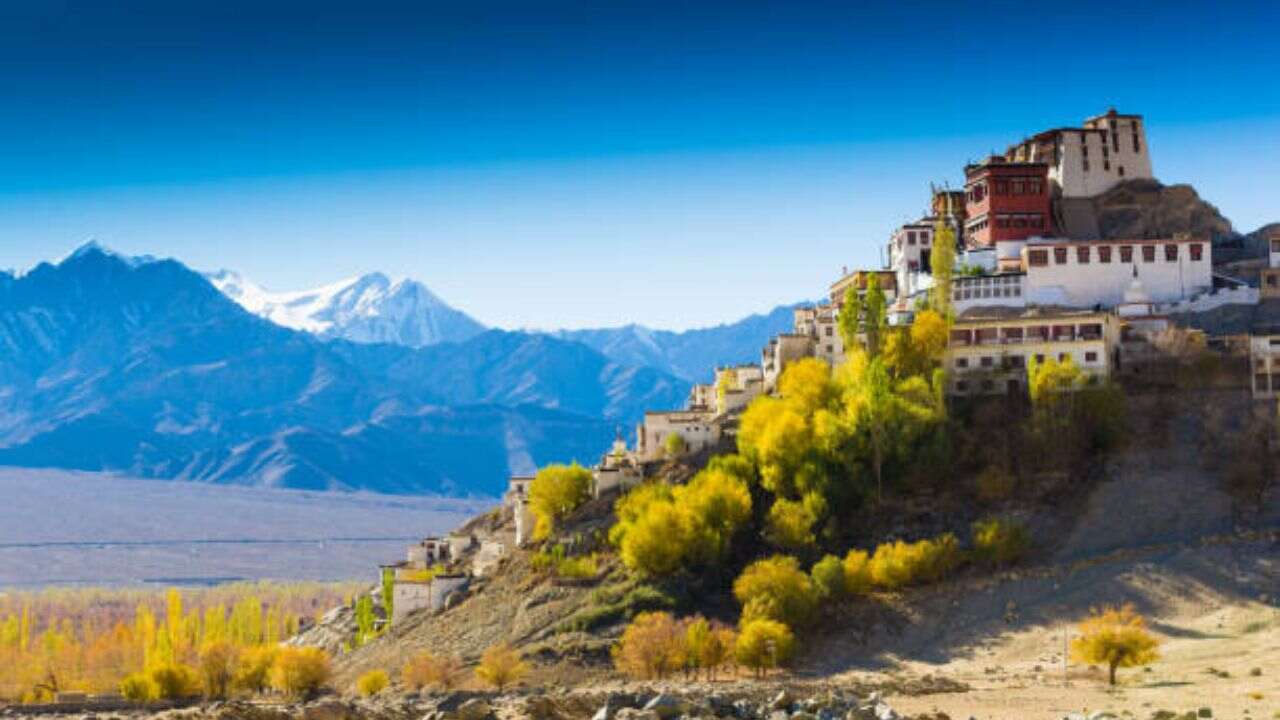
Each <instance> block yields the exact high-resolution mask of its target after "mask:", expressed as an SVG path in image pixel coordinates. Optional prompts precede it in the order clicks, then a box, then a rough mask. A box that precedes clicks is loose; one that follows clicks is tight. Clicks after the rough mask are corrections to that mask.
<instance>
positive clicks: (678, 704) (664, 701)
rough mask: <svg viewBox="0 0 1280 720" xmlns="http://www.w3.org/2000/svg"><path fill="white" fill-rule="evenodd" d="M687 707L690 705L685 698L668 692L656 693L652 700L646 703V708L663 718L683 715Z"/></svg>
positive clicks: (664, 719)
mask: <svg viewBox="0 0 1280 720" xmlns="http://www.w3.org/2000/svg"><path fill="white" fill-rule="evenodd" d="M687 708H688V705H687V704H686V703H685V702H684V701H683V700H681V699H680V698H677V697H675V696H674V695H667V694H666V693H660V694H658V695H655V696H654V698H653V699H652V700H650V701H649V702H647V703H645V704H644V709H645V710H649V711H652V712H654V713H656V714H657V716H658V717H660V718H662V719H663V720H666V719H667V718H673V717H675V716H677V715H681V714H683V713H684V712H685V710H686V709H687Z"/></svg>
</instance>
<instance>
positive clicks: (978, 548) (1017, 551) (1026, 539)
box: [973, 518, 1031, 567]
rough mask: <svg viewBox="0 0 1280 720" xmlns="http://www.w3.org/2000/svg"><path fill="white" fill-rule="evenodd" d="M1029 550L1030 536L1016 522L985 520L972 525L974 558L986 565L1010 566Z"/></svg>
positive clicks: (998, 519) (999, 519) (1024, 527)
mask: <svg viewBox="0 0 1280 720" xmlns="http://www.w3.org/2000/svg"><path fill="white" fill-rule="evenodd" d="M1030 549H1031V535H1030V533H1028V532H1027V528H1026V526H1025V525H1023V524H1022V523H1020V522H1018V521H1016V520H1008V519H1001V518H986V519H983V520H979V521H977V522H975V523H974V524H973V554H974V557H976V558H977V559H978V560H980V561H981V562H983V563H986V564H987V565H990V566H992V567H1004V566H1006V565H1012V564H1013V563H1015V562H1017V561H1019V560H1021V559H1022V557H1023V556H1024V555H1026V554H1027V551H1028V550H1030Z"/></svg>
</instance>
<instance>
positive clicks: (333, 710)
mask: <svg viewBox="0 0 1280 720" xmlns="http://www.w3.org/2000/svg"><path fill="white" fill-rule="evenodd" d="M353 717H355V714H354V713H352V712H351V708H350V707H348V706H347V704H346V703H344V702H342V701H341V700H335V699H328V700H319V701H316V702H313V703H311V704H310V705H304V706H303V707H302V711H301V720H348V718H353Z"/></svg>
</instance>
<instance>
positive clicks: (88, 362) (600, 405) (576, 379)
mask: <svg viewBox="0 0 1280 720" xmlns="http://www.w3.org/2000/svg"><path fill="white" fill-rule="evenodd" d="M218 280H219V283H220V287H221V290H220V289H219V287H215V285H214V284H213V282H212V281H211V278H207V277H206V276H203V275H201V274H199V273H197V272H194V271H192V270H191V269H189V268H187V267H186V266H184V265H182V264H181V263H180V262H177V261H175V260H156V259H153V258H127V257H122V256H119V255H117V254H114V253H112V252H110V251H108V250H105V249H104V248H101V247H98V246H95V245H88V246H85V247H83V248H81V249H80V250H78V251H76V252H75V253H73V254H72V255H70V256H69V257H67V258H66V259H64V260H62V261H60V262H58V263H44V264H41V265H39V266H37V267H35V268H33V269H32V270H30V271H28V272H25V273H22V274H8V273H0V465H10V466H19V467H57V468H66V469H76V470H95V471H109V472H117V473H123V474H129V475H134V476H140V477H151V478H172V479H184V480H198V481H207V482H220V483H237V484H252V485H269V486H283V487H296V488H309V489H365V490H374V491H380V492H394V493H427V492H433V493H445V494H454V495H495V494H497V493H498V492H500V490H501V489H502V487H503V486H504V484H505V478H506V476H507V475H508V474H510V473H519V472H528V471H530V470H532V469H533V468H534V467H536V466H538V465H542V464H545V463H547V462H552V461H569V460H574V459H576V460H579V461H582V462H592V461H594V460H595V459H596V458H597V457H598V456H599V454H600V453H601V452H602V451H603V450H604V448H605V447H606V446H607V445H608V443H609V441H610V440H611V439H612V437H613V436H614V433H615V432H616V431H617V429H618V428H619V427H622V426H628V425H630V424H631V423H633V422H635V421H636V420H637V419H639V417H640V416H641V415H642V413H643V412H644V410H645V409H650V408H673V407H679V406H680V405H681V404H682V403H683V402H684V400H685V398H686V397H687V394H688V388H689V381H688V380H687V379H685V378H684V377H682V376H679V375H676V374H674V373H671V372H668V371H666V370H665V369H664V368H666V367H681V366H683V367H692V363H693V362H694V360H692V359H691V358H692V357H693V356H694V354H693V352H692V351H691V349H690V347H689V344H688V343H682V342H681V341H680V336H681V335H683V334H681V333H670V334H661V333H650V334H653V335H658V336H659V337H661V338H662V343H665V344H660V345H659V347H663V348H666V350H664V351H663V352H662V353H658V354H655V355H654V357H655V358H657V360H658V361H660V366H659V367H653V366H650V365H646V364H641V363H635V362H629V361H622V360H619V359H618V358H619V357H626V358H627V359H628V360H631V359H635V358H638V357H640V356H638V355H635V353H634V352H633V350H631V349H627V348H633V347H635V346H636V343H633V342H631V341H619V342H612V343H610V342H604V343H603V346H604V347H606V348H608V349H609V352H607V353H606V352H602V351H600V350H598V349H596V347H594V346H593V343H596V342H601V337H603V336H602V335H591V334H586V335H583V336H582V338H581V340H580V341H579V340H578V339H575V337H574V334H573V333H560V334H545V333H527V332H508V331H503V330H494V329H489V330H485V329H483V328H469V327H468V324H467V322H466V321H459V318H460V317H461V318H465V317H466V316H465V315H463V314H461V313H458V314H457V315H454V314H453V313H457V311H454V310H452V308H448V306H447V305H444V304H443V302H440V301H439V300H438V299H435V297H434V295H431V294H430V293H429V291H426V289H425V288H421V286H419V288H420V289H419V288H413V287H411V286H410V284H409V283H404V282H402V283H393V282H390V281H388V280H387V279H386V278H381V279H378V278H370V277H366V278H363V279H361V280H358V281H354V282H349V283H343V284H341V286H340V287H339V286H331V287H330V292H328V293H319V292H317V293H313V294H299V295H298V296H297V297H295V298H293V300H294V301H297V302H294V303H293V304H290V302H289V301H286V302H284V303H283V304H281V303H280V302H278V301H279V296H277V297H276V299H275V300H274V301H272V302H273V303H274V304H272V303H268V302H262V303H259V304H258V305H257V306H256V307H258V308H259V310H261V311H262V312H264V313H268V314H269V313H270V312H273V311H274V312H276V313H277V314H279V313H282V312H283V313H285V315H284V317H291V318H292V319H293V320H294V321H297V318H299V317H301V316H306V317H308V318H314V319H313V320H307V322H308V323H312V322H314V323H315V324H309V325H307V329H306V330H298V329H295V328H293V327H286V326H285V325H284V324H278V323H276V322H272V321H268V320H267V319H265V318H263V317H259V316H258V315H256V314H254V313H251V312H249V311H248V310H247V309H246V308H245V307H243V306H242V305H241V304H239V303H237V302H234V301H233V300H232V299H231V297H230V294H229V292H228V289H227V288H228V287H230V284H231V283H232V282H233V279H232V276H231V275H230V274H229V273H224V274H220V275H219V278H218ZM365 280H367V282H365ZM413 285H416V283H414V284H413ZM236 287H237V288H239V292H240V299H241V300H243V299H244V298H245V297H246V285H245V283H243V281H242V280H241V281H240V282H239V283H238V284H237V285H236ZM397 288H398V289H397ZM250 292H252V291H250ZM264 295H265V293H263V294H260V295H259V296H258V297H259V298H261V297H263V296H264ZM304 295H305V296H306V299H305V300H304V299H303V296H304ZM397 297H399V298H401V299H403V298H406V297H408V298H413V299H415V300H416V301H424V302H419V304H418V305H416V307H417V308H419V309H420V310H424V311H426V312H427V313H429V314H431V316H430V317H424V316H421V315H414V313H412V312H408V311H406V312H404V313H403V314H401V315H399V316H397V317H394V318H381V317H379V315H380V313H378V312H376V311H373V310H371V309H370V308H372V307H375V306H377V305H378V303H377V302H373V301H374V300H387V304H386V305H384V307H388V308H394V309H397V310H403V309H404V308H405V307H407V306H411V305H412V303H405V302H399V301H394V298H397ZM428 298H429V299H431V300H432V301H430V302H426V301H425V300H426V299H428ZM268 307H270V308H274V310H269V309H268ZM282 308H287V309H282ZM301 308H322V310H320V311H318V312H317V313H316V314H314V315H313V314H312V313H309V312H301V311H300V309H301ZM289 313H294V314H293V315H291V316H290V315H289ZM775 314H777V313H775ZM781 314H783V315H788V316H789V313H781ZM352 318H355V320H354V321H352ZM432 318H435V319H434V320H432ZM349 321H350V322H349ZM472 322H474V321H472ZM745 322H746V323H747V325H746V326H745V327H746V328H747V329H743V330H742V332H741V333H735V331H734V330H733V329H732V328H733V326H727V327H722V328H717V329H714V330H709V331H699V332H707V333H712V335H710V336H708V337H716V338H719V339H720V340H721V341H723V342H724V343H730V342H731V341H732V340H733V339H734V338H738V337H741V338H742V339H743V347H741V348H729V347H728V346H727V345H725V346H723V349H724V352H725V353H726V354H725V356H724V357H723V358H720V359H718V360H716V362H721V363H724V362H730V361H734V360H737V359H740V358H743V357H748V356H749V357H753V356H754V353H755V352H757V348H758V347H759V346H760V345H761V344H762V343H763V342H764V341H765V340H766V339H767V337H768V335H767V334H763V335H760V336H758V337H753V338H750V342H749V344H748V343H747V342H746V339H747V336H748V335H750V334H752V332H753V331H754V329H755V328H759V327H762V325H761V323H762V322H763V321H762V320H761V319H760V318H753V319H749V320H748V321H745ZM324 323H328V324H324ZM350 328H364V330H361V331H356V330H350V332H351V333H352V335H353V338H358V339H359V340H360V341H355V340H353V339H347V338H346V337H345V334H346V333H347V332H348V330H349V329H350ZM370 328H382V329H380V330H371V329H370ZM445 328H448V330H445ZM405 329H407V330H405ZM426 329H429V330H430V331H431V333H435V334H433V335H428V334H425V333H424V332H422V331H424V330H426ZM384 330H385V334H382V335H379V334H377V333H380V332H383V331H384ZM401 330H405V331H406V332H409V333H410V334H409V335H398V334H396V333H397V332H399V331H401ZM473 331H474V332H473ZM361 332H364V333H365V334H360V333H361ZM455 332H456V333H460V334H461V336H462V339H459V340H453V341H445V342H434V343H431V344H427V343H426V342H425V340H426V339H427V338H428V337H431V338H439V337H447V336H449V334H450V333H455ZM615 332H616V333H617V337H619V338H624V339H625V338H627V337H629V336H630V337H643V336H644V334H645V333H644V332H643V331H638V330H637V329H635V328H630V329H624V330H619V331H615ZM412 333H417V334H416V335H414V334H412ZM415 345H420V346H415ZM682 364H683V365H682ZM711 364H715V362H712V363H711Z"/></svg>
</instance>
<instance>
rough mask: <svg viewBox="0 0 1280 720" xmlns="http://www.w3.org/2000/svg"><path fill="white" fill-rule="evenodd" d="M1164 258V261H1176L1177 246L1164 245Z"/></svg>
mask: <svg viewBox="0 0 1280 720" xmlns="http://www.w3.org/2000/svg"><path fill="white" fill-rule="evenodd" d="M1164 259H1165V261H1166V262H1177V261H1178V246H1177V245H1165V246H1164Z"/></svg>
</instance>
